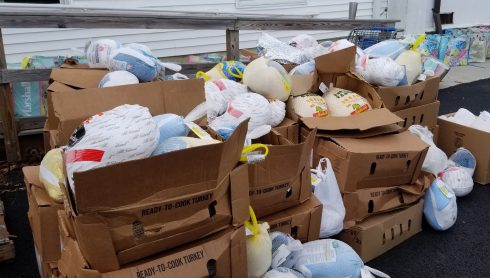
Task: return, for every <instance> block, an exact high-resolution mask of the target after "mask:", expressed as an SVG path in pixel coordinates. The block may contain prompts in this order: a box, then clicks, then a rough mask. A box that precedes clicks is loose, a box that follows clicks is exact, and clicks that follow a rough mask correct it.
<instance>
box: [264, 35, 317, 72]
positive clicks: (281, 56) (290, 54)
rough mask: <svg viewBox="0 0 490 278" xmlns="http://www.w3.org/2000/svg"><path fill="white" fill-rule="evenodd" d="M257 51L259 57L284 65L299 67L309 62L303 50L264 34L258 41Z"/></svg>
mask: <svg viewBox="0 0 490 278" xmlns="http://www.w3.org/2000/svg"><path fill="white" fill-rule="evenodd" d="M257 49H258V52H259V55H260V56H263V57H266V58H267V59H272V60H276V61H278V62H280V63H284V64H298V65H299V64H303V63H306V62H308V61H309V60H310V57H308V56H307V55H305V52H304V51H303V50H301V49H299V48H296V47H293V46H291V45H289V44H287V43H285V42H282V41H280V40H278V39H276V38H274V37H273V36H271V35H269V34H267V33H265V32H264V33H262V35H261V36H260V38H259V40H258V43H257Z"/></svg>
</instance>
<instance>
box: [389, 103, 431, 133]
mask: <svg viewBox="0 0 490 278" xmlns="http://www.w3.org/2000/svg"><path fill="white" fill-rule="evenodd" d="M440 105H441V103H440V101H438V100H437V101H434V102H432V103H429V104H423V105H420V106H416V107H411V108H407V109H403V110H399V111H396V112H394V113H395V114H396V115H397V116H398V117H400V118H402V119H403V122H401V123H399V125H400V126H401V127H402V128H404V129H407V128H408V127H410V126H411V125H421V126H426V127H428V128H433V127H435V126H436V125H437V117H438V115H439V107H440Z"/></svg>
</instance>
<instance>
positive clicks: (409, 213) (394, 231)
mask: <svg viewBox="0 0 490 278" xmlns="http://www.w3.org/2000/svg"><path fill="white" fill-rule="evenodd" d="M423 204H424V201H423V200H420V201H419V202H418V203H417V204H415V205H413V206H411V207H409V208H406V209H403V210H398V211H394V212H390V213H385V214H380V215H376V216H373V217H371V218H369V219H367V220H366V221H364V222H362V223H359V224H357V225H356V226H354V227H350V228H348V229H345V230H344V231H342V232H341V233H340V235H339V239H340V240H342V241H344V242H345V243H347V244H349V245H350V246H351V247H352V248H353V249H354V250H356V252H357V254H359V256H360V257H361V259H362V260H363V261H364V263H366V262H368V261H370V260H372V259H374V258H376V257H378V256H379V255H381V254H383V253H385V252H386V251H388V250H390V249H391V248H393V247H395V246H397V245H399V244H400V243H402V242H404V241H405V240H407V239H409V238H410V237H412V236H414V235H415V234H417V233H419V232H420V231H422V214H423V213H422V212H423V206H424V205H423Z"/></svg>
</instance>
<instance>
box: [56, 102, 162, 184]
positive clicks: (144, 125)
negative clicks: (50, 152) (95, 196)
mask: <svg viewBox="0 0 490 278" xmlns="http://www.w3.org/2000/svg"><path fill="white" fill-rule="evenodd" d="M159 138H160V132H159V131H158V129H157V124H156V122H155V120H154V119H153V117H152V116H151V114H150V112H149V110H148V108H146V107H143V106H140V105H129V104H125V105H121V106H118V107H116V108H114V109H112V110H108V111H105V112H102V113H98V114H97V115H94V116H92V117H91V118H89V119H87V120H86V121H84V122H83V123H82V125H81V126H80V127H79V128H78V129H77V130H75V131H74V133H73V134H72V135H71V137H70V141H69V143H68V146H67V149H66V151H65V161H66V172H67V175H68V179H69V183H70V188H71V190H72V191H73V192H75V186H76V185H75V184H74V180H73V173H75V172H82V171H87V170H90V169H94V168H99V167H104V166H107V165H110V164H116V163H121V162H124V161H129V160H135V159H141V158H146V157H149V156H150V155H151V153H152V152H153V150H155V147H156V146H157V143H158V140H159Z"/></svg>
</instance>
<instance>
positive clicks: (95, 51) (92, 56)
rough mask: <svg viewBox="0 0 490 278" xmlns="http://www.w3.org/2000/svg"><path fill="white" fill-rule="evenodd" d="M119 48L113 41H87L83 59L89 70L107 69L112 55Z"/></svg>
mask: <svg viewBox="0 0 490 278" xmlns="http://www.w3.org/2000/svg"><path fill="white" fill-rule="evenodd" d="M119 47H120V44H119V43H118V42H116V41H114V40H110V39H101V40H96V41H88V42H87V44H86V47H85V57H87V61H88V65H89V66H90V67H91V68H107V67H109V61H110V58H111V55H112V53H114V51H115V50H117V49H118V48H119Z"/></svg>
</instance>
